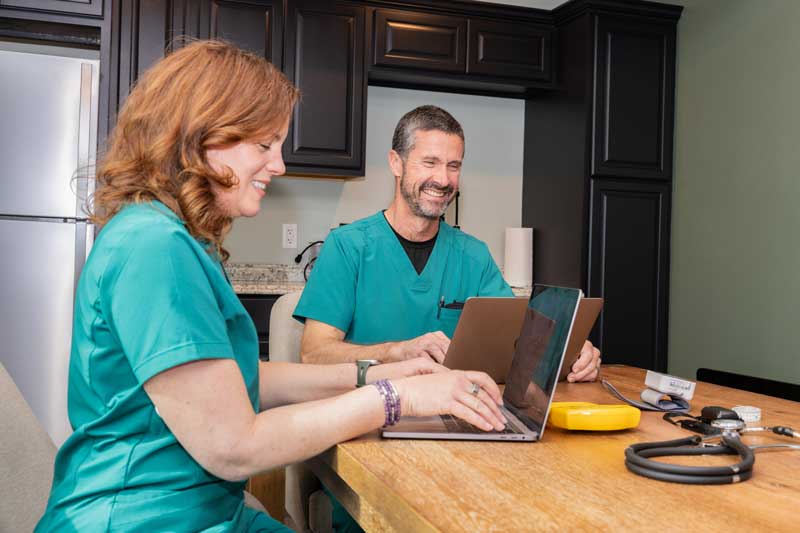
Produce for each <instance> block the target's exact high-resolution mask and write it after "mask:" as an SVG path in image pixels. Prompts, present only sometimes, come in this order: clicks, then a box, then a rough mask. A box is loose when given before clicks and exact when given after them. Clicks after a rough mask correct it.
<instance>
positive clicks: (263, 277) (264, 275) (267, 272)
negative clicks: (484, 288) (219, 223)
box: [225, 263, 531, 296]
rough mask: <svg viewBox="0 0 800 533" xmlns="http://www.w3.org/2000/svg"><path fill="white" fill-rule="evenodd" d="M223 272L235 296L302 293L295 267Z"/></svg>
mask: <svg viewBox="0 0 800 533" xmlns="http://www.w3.org/2000/svg"><path fill="white" fill-rule="evenodd" d="M225 271H226V272H227V273H228V278H230V280H231V285H233V290H234V291H235V292H236V294H287V293H290V292H295V291H302V290H303V287H305V285H306V283H305V280H304V279H303V269H302V268H301V267H300V266H295V265H268V264H250V263H228V264H226V265H225ZM511 290H513V291H514V295H516V296H530V294H531V288H530V287H511Z"/></svg>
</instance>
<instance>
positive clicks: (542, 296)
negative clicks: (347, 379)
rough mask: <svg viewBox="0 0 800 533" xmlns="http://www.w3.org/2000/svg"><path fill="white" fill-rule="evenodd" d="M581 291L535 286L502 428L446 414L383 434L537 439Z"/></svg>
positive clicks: (405, 420) (406, 420)
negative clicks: (485, 428) (483, 426)
mask: <svg viewBox="0 0 800 533" xmlns="http://www.w3.org/2000/svg"><path fill="white" fill-rule="evenodd" d="M581 296H582V293H581V290H580V289H569V288H564V287H550V286H547V285H535V286H534V287H533V292H532V293H531V297H530V300H529V301H528V306H527V308H526V309H525V313H524V318H523V322H522V330H521V332H520V335H519V340H518V342H517V345H516V348H515V350H514V355H513V358H512V361H511V367H510V368H509V370H508V374H507V376H506V380H505V381H506V386H505V390H504V391H503V402H504V404H505V405H503V406H502V407H501V411H502V412H503V415H504V416H505V417H506V419H507V420H508V424H507V425H506V427H505V429H504V430H503V431H483V430H482V429H479V428H477V427H475V426H473V425H472V424H469V423H467V422H464V421H463V420H461V419H459V418H456V417H453V416H450V415H442V416H428V417H402V418H401V419H400V421H399V422H398V423H397V424H395V425H394V426H391V427H388V428H384V430H383V431H382V433H381V434H382V435H383V436H384V437H386V438H393V439H438V440H489V441H507V440H508V441H528V442H532V441H537V440H539V439H541V438H542V434H543V433H544V427H545V424H546V423H547V415H548V413H549V412H550V403H551V401H552V399H553V393H554V392H555V389H556V382H557V381H558V376H559V373H560V370H561V365H562V363H563V362H564V354H565V353H566V350H567V341H568V339H569V337H570V333H571V330H572V326H573V323H574V321H575V315H576V314H577V310H578V303H579V302H580V299H581Z"/></svg>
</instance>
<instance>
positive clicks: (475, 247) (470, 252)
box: [441, 222, 491, 261]
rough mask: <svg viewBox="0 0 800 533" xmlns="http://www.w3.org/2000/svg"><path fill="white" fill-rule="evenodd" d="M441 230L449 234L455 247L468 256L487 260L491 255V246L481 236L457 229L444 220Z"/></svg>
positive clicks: (477, 259)
mask: <svg viewBox="0 0 800 533" xmlns="http://www.w3.org/2000/svg"><path fill="white" fill-rule="evenodd" d="M441 230H442V231H446V232H447V233H448V234H449V236H450V240H451V242H452V243H453V248H454V249H455V250H457V251H458V252H459V253H461V254H463V255H465V256H466V257H469V258H471V259H474V260H476V261H485V260H486V258H487V257H489V256H491V254H490V253H489V247H488V246H487V244H486V243H485V242H483V241H482V240H480V239H479V238H477V237H475V236H473V235H470V234H469V233H466V232H464V231H461V230H460V229H456V228H454V227H452V226H450V225H449V224H447V223H445V222H442V225H441Z"/></svg>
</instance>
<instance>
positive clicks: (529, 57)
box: [467, 19, 552, 81]
mask: <svg viewBox="0 0 800 533" xmlns="http://www.w3.org/2000/svg"><path fill="white" fill-rule="evenodd" d="M551 35H552V30H551V29H550V28H548V27H547V26H538V25H533V24H513V23H509V22H499V21H491V20H476V19H470V21H469V62H468V63H467V72H468V73H470V74H483V75H486V76H500V77H506V78H522V79H532V80H542V81H549V80H550V79H551V67H550V65H551V54H552V50H551V46H552V45H551V43H552V37H551Z"/></svg>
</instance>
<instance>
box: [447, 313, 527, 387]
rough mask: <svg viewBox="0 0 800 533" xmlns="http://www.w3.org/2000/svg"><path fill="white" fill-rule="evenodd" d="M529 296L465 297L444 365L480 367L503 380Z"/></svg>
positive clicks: (472, 368)
mask: <svg viewBox="0 0 800 533" xmlns="http://www.w3.org/2000/svg"><path fill="white" fill-rule="evenodd" d="M528 301H529V299H528V298H525V297H522V298H490V297H477V298H474V297H473V298H467V301H466V302H465V303H464V310H463V311H461V317H460V318H459V319H458V324H456V330H455V332H454V333H453V339H452V340H451V341H450V347H449V348H447V354H446V355H445V358H444V366H446V367H447V368H450V369H453V370H480V371H482V372H486V373H487V374H489V376H491V378H492V379H493V380H495V382H496V383H504V382H505V379H506V375H507V374H508V369H509V367H510V366H511V359H512V358H513V357H514V347H515V346H516V344H517V339H518V338H519V332H520V330H521V329H522V321H523V320H524V319H525V309H527V307H528Z"/></svg>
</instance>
